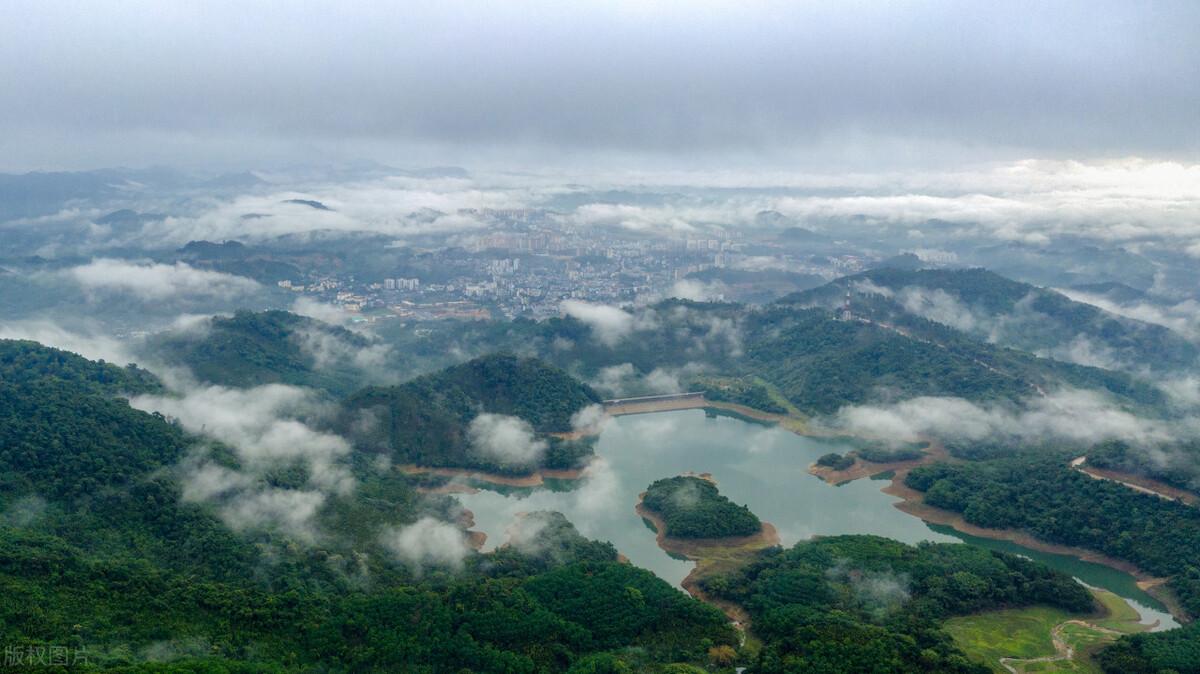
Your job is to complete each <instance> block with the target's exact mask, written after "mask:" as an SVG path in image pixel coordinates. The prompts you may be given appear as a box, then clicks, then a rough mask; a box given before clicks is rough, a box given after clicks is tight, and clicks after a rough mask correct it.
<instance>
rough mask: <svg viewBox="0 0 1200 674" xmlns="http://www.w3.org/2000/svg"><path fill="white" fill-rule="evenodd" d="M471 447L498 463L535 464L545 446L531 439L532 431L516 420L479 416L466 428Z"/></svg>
mask: <svg viewBox="0 0 1200 674" xmlns="http://www.w3.org/2000/svg"><path fill="white" fill-rule="evenodd" d="M467 438H468V439H469V440H470V442H471V447H473V448H474V449H475V451H477V452H479V453H480V454H482V455H483V456H486V457H488V458H491V459H496V460H498V461H500V462H502V463H512V464H530V463H536V462H537V461H538V460H539V459H541V458H542V454H544V453H545V452H546V442H545V441H543V440H538V439H537V438H535V437H534V434H533V427H532V426H530V425H529V422H527V421H525V420H524V419H521V418H520V417H512V416H507V415H504V414H480V415H479V416H477V417H475V418H474V419H472V420H471V423H470V424H469V425H468V426H467Z"/></svg>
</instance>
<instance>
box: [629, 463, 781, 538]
mask: <svg viewBox="0 0 1200 674" xmlns="http://www.w3.org/2000/svg"><path fill="white" fill-rule="evenodd" d="M642 506H643V507H644V508H645V509H646V510H648V511H650V512H651V513H654V514H655V515H657V516H658V519H659V520H661V521H662V523H663V525H664V527H665V529H666V530H665V531H664V532H663V534H664V535H666V536H669V537H671V538H688V539H695V538H729V537H740V536H753V535H755V534H758V533H760V532H762V528H763V527H762V522H760V521H759V519H758V517H757V516H756V515H755V514H754V513H752V512H750V509H749V508H747V507H746V506H744V505H742V506H740V505H737V504H736V503H734V502H733V501H730V500H729V499H728V498H726V497H725V496H723V495H721V493H720V492H719V491H718V490H717V485H716V484H714V483H713V482H712V481H711V480H708V479H704V478H702V477H693V476H690V475H683V476H679V477H669V478H666V479H663V480H658V481H657V482H655V483H653V484H651V485H650V488H649V489H647V490H646V494H645V496H643V497H642Z"/></svg>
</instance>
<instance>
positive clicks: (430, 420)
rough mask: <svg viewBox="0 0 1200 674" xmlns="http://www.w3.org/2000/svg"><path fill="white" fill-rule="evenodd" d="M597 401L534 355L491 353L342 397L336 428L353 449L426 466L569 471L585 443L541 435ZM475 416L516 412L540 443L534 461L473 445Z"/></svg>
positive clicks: (585, 451) (563, 428) (560, 428)
mask: <svg viewBox="0 0 1200 674" xmlns="http://www.w3.org/2000/svg"><path fill="white" fill-rule="evenodd" d="M599 400H600V398H599V396H598V395H597V394H596V392H595V391H593V390H592V389H591V388H589V387H588V386H586V385H584V384H581V383H579V382H578V381H576V380H575V379H573V378H572V377H571V376H570V375H568V374H567V373H565V372H563V371H562V370H560V369H558V368H556V367H553V366H551V365H548V364H546V363H544V362H542V361H539V360H537V359H533V358H518V357H516V356H512V355H505V354H498V355H492V356H486V357H483V358H476V359H474V360H472V361H469V362H467V363H463V364H461V365H456V366H453V367H450V368H447V369H445V370H442V371H440V372H436V373H433V374H429V375H425V376H422V377H418V378H416V379H414V380H412V381H409V382H406V383H404V384H400V385H398V386H389V387H372V388H367V389H364V390H362V391H359V392H358V393H355V394H354V395H353V396H351V397H350V398H348V399H347V400H346V401H345V403H344V404H343V407H342V414H341V419H340V420H339V422H338V428H339V429H340V430H341V431H342V432H343V433H345V434H346V435H348V436H349V437H352V438H354V440H355V442H356V444H358V445H359V446H360V447H363V448H366V449H369V450H372V451H379V452H385V453H387V454H389V455H390V456H391V457H392V458H393V459H394V460H395V461H397V462H402V463H417V464H421V465H425V466H448V467H462V468H480V469H484V470H493V471H499V472H505V473H519V474H523V473H528V472H529V471H531V470H533V469H534V468H537V467H547V468H575V467H577V466H578V465H579V463H580V460H581V459H582V458H583V457H584V456H587V455H590V454H591V447H590V444H588V443H587V442H586V441H582V440H581V441H564V440H561V439H558V438H554V437H548V436H546V435H545V434H547V433H561V432H567V431H570V430H571V429H572V427H571V417H572V415H574V414H575V413H577V412H579V411H580V410H582V409H583V408H585V407H587V406H588V405H592V404H595V403H597V402H599ZM480 414H493V415H504V416H507V417H517V418H519V419H520V420H522V421H523V422H525V423H527V424H528V426H529V430H530V431H532V432H533V434H534V435H535V436H536V438H534V442H541V443H545V444H546V449H545V452H544V453H543V454H542V456H541V457H540V459H538V460H533V461H506V460H504V459H502V458H498V457H496V456H488V455H487V454H485V453H483V452H481V451H480V450H479V449H478V448H477V447H475V446H474V445H473V444H472V442H471V438H470V437H469V425H470V423H471V422H472V420H474V419H475V418H476V417H478V416H479V415H480Z"/></svg>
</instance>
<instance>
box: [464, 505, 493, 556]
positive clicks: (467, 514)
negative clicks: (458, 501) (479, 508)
mask: <svg viewBox="0 0 1200 674" xmlns="http://www.w3.org/2000/svg"><path fill="white" fill-rule="evenodd" d="M458 526H459V527H461V528H462V531H463V534H464V535H465V536H466V537H467V545H469V546H471V548H472V549H474V550H475V552H480V551H482V550H483V546H484V545H485V544H486V543H487V537H488V536H487V534H486V533H484V532H482V531H471V527H473V526H475V513H473V512H471V511H470V510H468V509H466V508H463V509H462V512H461V513H459V514H458Z"/></svg>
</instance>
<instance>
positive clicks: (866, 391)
mask: <svg viewBox="0 0 1200 674" xmlns="http://www.w3.org/2000/svg"><path fill="white" fill-rule="evenodd" d="M830 288H834V286H830V287H829V288H826V287H823V290H822V292H829V291H830ZM808 292H815V291H808ZM805 296H806V295H805V293H799V294H797V295H795V296H793V297H792V298H790V299H789V300H788V301H786V302H785V301H780V302H776V303H773V304H770V305H767V306H765V307H761V308H755V307H748V306H744V305H739V304H731V303H705V302H690V301H685V300H668V301H665V302H661V303H659V304H657V305H654V306H652V307H646V308H642V309H638V310H636V311H637V314H638V315H637V327H636V329H635V330H633V331H632V332H631V334H629V335H628V336H626V337H624V338H622V339H619V340H611V339H610V340H608V341H602V340H601V339H598V338H597V336H596V333H595V332H593V329H592V327H591V326H589V325H588V324H587V323H584V322H582V321H579V320H577V319H575V318H572V317H564V318H552V319H549V320H546V321H541V322H534V321H521V320H518V321H514V322H498V323H493V324H470V325H461V324H454V325H449V324H447V325H442V326H433V327H431V328H429V329H430V330H434V332H431V333H429V334H428V335H425V336H422V337H421V338H420V339H413V340H410V341H402V342H397V348H398V349H400V350H403V351H405V352H412V353H416V354H422V355H423V354H426V353H429V354H431V357H436V356H437V355H439V354H444V353H445V350H446V349H447V348H450V345H452V348H455V349H456V350H460V351H462V352H464V353H468V354H473V353H481V352H486V350H495V349H498V348H504V349H511V350H517V349H520V350H521V351H522V352H527V353H536V354H537V355H538V356H540V357H542V358H545V359H547V360H548V361H550V362H553V363H555V364H557V365H558V366H559V367H562V368H564V369H566V370H568V371H570V372H573V373H578V374H579V375H580V376H582V377H584V378H586V379H588V380H589V381H603V380H605V379H606V378H611V377H612V375H613V374H619V373H620V372H624V374H622V375H621V376H622V377H624V378H625V380H636V379H638V378H639V377H640V378H646V377H647V376H648V375H650V374H651V373H657V375H658V376H657V377H655V378H653V379H655V381H656V385H658V386H664V385H666V386H675V387H685V388H686V387H687V386H689V385H690V384H691V383H692V379H693V378H694V375H689V374H688V373H695V372H702V373H705V375H713V376H716V375H720V376H724V377H742V378H744V377H750V378H756V379H757V380H758V381H760V382H762V383H765V384H766V385H767V386H769V387H770V389H772V390H773V391H774V392H775V393H776V394H777V395H779V396H781V397H782V398H783V399H785V400H786V401H787V402H789V403H790V404H792V405H794V406H795V407H796V408H798V409H799V410H800V411H801V412H804V413H807V414H828V413H833V412H836V411H837V410H838V409H839V408H841V407H843V406H845V405H854V404H863V403H870V402H880V401H885V400H886V401H894V400H897V399H905V398H911V397H916V396H957V397H962V398H965V399H967V400H971V401H975V402H988V401H997V400H1007V401H1013V402H1019V401H1024V400H1025V399H1027V398H1030V397H1035V396H1038V395H1040V394H1041V393H1042V392H1045V391H1049V390H1053V389H1054V388H1056V387H1060V386H1072V387H1076V388H1084V389H1099V390H1102V391H1105V392H1107V393H1109V394H1111V395H1112V396H1114V397H1116V398H1117V399H1118V400H1121V401H1123V402H1125V403H1126V404H1128V405H1130V406H1135V407H1145V408H1149V407H1156V406H1159V405H1162V404H1163V402H1164V398H1163V393H1162V392H1161V391H1159V390H1158V389H1157V388H1155V387H1154V386H1152V385H1150V384H1148V383H1145V382H1143V381H1140V380H1137V379H1135V378H1134V377H1132V376H1131V375H1129V374H1126V373H1122V372H1113V371H1109V370H1105V369H1102V368H1097V367H1087V366H1083V365H1078V364H1075V363H1068V362H1062V361H1057V360H1052V359H1048V358H1039V357H1036V356H1034V355H1032V354H1029V353H1026V352H1023V351H1019V350H1016V349H1009V348H1003V347H1000V346H997V345H995V344H990V343H988V342H986V341H983V340H979V339H976V338H974V337H971V336H969V335H967V334H965V333H963V332H960V331H958V330H955V329H953V328H950V327H947V326H945V325H943V324H941V323H937V322H934V321H931V320H928V319H925V318H922V317H920V316H917V315H913V314H908V313H905V312H900V316H901V317H903V318H904V319H905V321H904V323H903V325H895V324H890V323H887V322H884V321H874V322H872V321H868V320H858V319H857V318H855V319H853V320H849V321H845V320H840V317H839V315H838V313H837V312H835V311H831V310H828V309H825V308H818V307H811V308H810V307H805V306H802V305H801V304H800V303H799V302H797V301H796V299H797V298H800V297H805ZM841 296H844V292H842V293H841ZM873 297H874V296H873ZM841 301H842V299H840V298H839V299H838V301H837V304H838V306H840V302H841ZM880 301H881V302H882V300H880ZM863 302H864V300H863V298H862V296H861V295H859V296H856V300H855V303H854V311H855V312H858V316H859V317H860V318H861V317H865V316H864V314H863V313H862V312H863V308H862V307H863ZM888 302H890V300H889V301H888ZM881 306H887V307H890V306H892V305H891V304H883V305H881ZM881 311H882V309H881ZM633 321H634V316H630V322H631V323H633ZM606 369H608V370H607V371H606ZM615 385H623V384H620V383H619V382H618V383H617V384H615ZM639 392H641V391H640V390H639Z"/></svg>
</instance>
